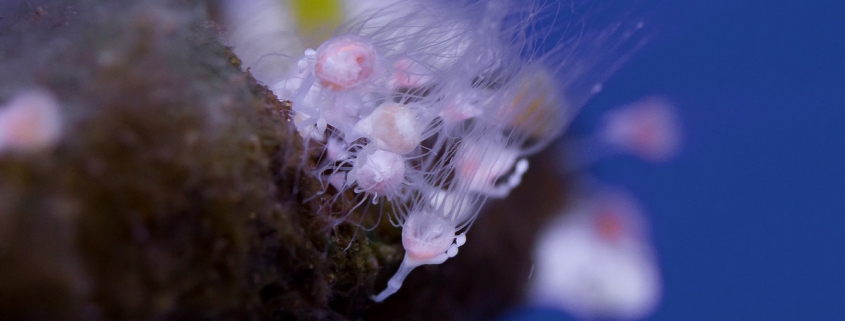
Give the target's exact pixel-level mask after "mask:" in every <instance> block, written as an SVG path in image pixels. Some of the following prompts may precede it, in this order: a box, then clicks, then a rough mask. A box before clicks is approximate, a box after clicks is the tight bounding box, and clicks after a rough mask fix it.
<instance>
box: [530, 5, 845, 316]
mask: <svg viewBox="0 0 845 321" xmlns="http://www.w3.org/2000/svg"><path fill="white" fill-rule="evenodd" d="M674 2H677V3H671V2H670V3H668V4H667V5H665V6H663V7H661V8H660V9H659V10H658V11H657V13H658V14H657V15H655V16H656V18H655V19H656V20H655V23H659V24H662V26H663V27H662V28H663V30H665V32H664V33H663V34H659V35H657V36H656V37H655V39H654V40H653V41H652V42H651V43H650V44H649V45H647V46H646V47H645V48H644V49H643V50H642V51H640V52H639V53H638V54H637V55H635V56H634V57H633V59H632V60H631V61H630V62H629V63H628V64H626V65H625V66H624V67H623V68H622V69H621V70H619V72H617V73H616V74H615V75H614V76H613V77H612V78H611V79H610V80H609V81H608V82H607V83H605V85H604V90H603V91H602V92H601V93H600V94H599V95H597V96H595V97H594V98H593V99H592V100H591V101H590V103H589V104H588V105H587V106H586V107H585V109H584V111H583V113H582V115H581V116H580V117H579V119H578V121H577V123H576V124H575V126H574V128H573V130H574V131H588V130H590V128H592V127H591V126H594V125H595V123H596V121H597V120H598V119H599V117H600V115H601V113H602V112H603V111H605V110H608V109H610V108H612V107H613V106H618V105H621V104H624V103H626V102H631V101H635V100H637V99H638V98H641V97H643V96H647V95H651V94H665V95H666V96H668V97H670V98H671V99H672V100H673V101H675V103H676V104H677V107H678V109H679V112H680V116H681V118H682V120H683V122H684V127H685V139H684V146H683V150H682V152H681V154H680V155H679V157H678V158H677V159H675V160H674V161H672V162H670V163H667V164H660V165H652V164H647V163H643V162H641V161H639V160H637V159H635V158H633V157H620V158H616V159H612V160H606V161H602V162H600V163H598V164H596V165H594V166H592V167H591V169H590V170H591V172H592V174H593V175H594V176H596V177H598V178H600V179H601V180H602V181H605V182H608V183H611V184H614V185H621V186H624V187H626V188H627V189H629V190H630V191H631V192H632V193H633V194H635V195H636V196H637V197H638V198H639V199H640V201H641V202H642V204H643V206H644V207H645V209H646V210H647V211H648V213H649V216H650V218H651V219H652V224H653V232H654V235H653V237H654V240H655V242H656V246H657V249H658V251H659V253H660V257H661V265H662V269H663V272H664V278H665V280H664V281H665V295H664V300H663V304H662V305H661V307H660V308H659V310H658V311H657V312H656V313H655V314H654V315H653V316H652V317H650V318H648V319H647V320H672V321H678V320H684V321H691V320H845V1H791V2H786V1H723V0H714V1H689V2H685V1H674ZM568 319H569V318H568V317H566V316H564V315H561V314H558V313H554V312H549V311H531V312H525V314H521V315H520V317H516V316H515V318H514V320H568Z"/></svg>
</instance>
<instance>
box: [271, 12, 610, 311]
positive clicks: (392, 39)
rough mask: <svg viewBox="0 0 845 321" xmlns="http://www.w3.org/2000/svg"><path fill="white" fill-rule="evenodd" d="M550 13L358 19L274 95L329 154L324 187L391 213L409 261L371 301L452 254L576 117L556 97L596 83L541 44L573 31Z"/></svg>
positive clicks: (568, 102) (579, 99)
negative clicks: (488, 205) (383, 205)
mask: <svg viewBox="0 0 845 321" xmlns="http://www.w3.org/2000/svg"><path fill="white" fill-rule="evenodd" d="M547 9H549V8H548V7H547V6H546V4H545V2H543V1H531V2H530V3H525V2H521V1H511V0H491V1H487V2H484V1H454V2H450V3H447V2H443V1H424V0H407V1H397V3H396V4H395V5H394V6H389V7H385V8H376V9H374V10H370V11H367V10H361V11H362V12H363V13H361V15H359V16H358V17H357V18H354V19H352V20H350V21H349V22H348V23H347V24H346V25H344V26H342V27H341V28H340V29H339V30H338V32H337V34H336V35H335V36H333V37H332V38H331V39H329V40H327V41H326V42H324V43H323V44H322V45H320V46H319V47H318V48H317V49H316V50H314V49H308V50H306V51H305V52H304V54H303V55H302V56H301V57H300V58H299V60H298V64H297V66H298V68H297V71H296V72H295V73H293V74H291V75H289V77H287V78H285V79H282V80H281V81H279V82H277V83H276V84H275V85H273V86H272V87H271V89H273V90H274V92H275V93H276V95H277V96H278V97H279V98H280V99H286V100H290V101H291V105H292V109H293V113H294V115H293V117H292V119H293V121H294V124H295V125H296V128H297V130H298V131H299V133H300V135H301V136H302V137H303V138H304V139H305V140H306V141H307V142H308V143H309V144H311V143H314V144H317V145H319V146H322V148H324V152H323V157H322V159H321V161H320V162H319V164H320V165H319V166H318V168H316V169H315V175H316V176H317V177H318V178H320V179H321V180H322V181H324V182H326V184H324V186H325V187H326V189H328V188H329V187H333V188H335V189H336V190H337V193H336V194H335V195H341V194H343V192H344V191H346V190H352V191H353V192H354V194H356V195H358V196H359V197H361V198H362V199H361V200H360V201H359V202H357V204H358V205H361V204H364V203H365V202H364V200H365V199H367V198H371V199H372V203H373V204H375V203H376V202H378V201H379V199H385V200H387V201H388V202H390V203H391V205H392V206H391V208H392V209H393V212H391V213H389V214H390V216H389V218H390V221H391V223H393V224H394V225H395V226H402V228H403V232H402V240H403V246H404V248H405V251H406V253H405V257H404V260H403V263H402V265H401V266H400V268H399V271H398V272H397V273H396V274H395V275H394V276H393V278H391V279H390V281H389V282H388V287H387V289H386V290H384V291H383V292H381V293H380V294H378V295H376V296H373V297H372V298H373V300H376V301H381V300H384V299H385V298H387V297H388V296H390V295H391V294H392V293H394V292H396V291H397V290H398V289H399V287H400V286H401V284H402V282H403V280H404V279H405V277H406V276H407V275H408V273H410V271H411V270H412V269H413V268H415V267H417V266H420V265H423V264H440V263H443V262H444V261H446V260H447V259H448V258H450V257H454V256H455V255H456V254H457V252H458V248H459V247H460V246H462V245H463V244H464V243H465V242H466V236H465V235H466V232H467V230H468V229H469V227H470V226H471V225H472V222H473V221H474V220H475V218H476V216H477V214H478V213H479V211H480V209H481V206H482V205H483V204H484V202H485V201H486V199H487V198H491V197H492V198H503V197H506V196H507V195H508V194H509V193H510V192H511V190H513V189H514V188H515V187H517V186H518V185H519V184H520V183H521V181H522V176H523V174H524V173H525V172H526V171H527V170H528V167H529V166H528V160H527V159H526V157H527V156H528V155H530V154H532V153H535V152H537V151H539V150H540V149H541V148H543V147H545V146H546V145H548V143H549V142H551V141H552V140H553V139H554V138H556V137H557V136H558V135H559V133H560V132H561V131H562V130H563V128H564V127H565V125H566V124H567V123H568V121H569V119H570V118H571V116H572V114H573V113H574V110H572V109H571V108H569V107H567V106H573V105H579V104H581V103H583V101H585V100H586V99H585V97H586V95H587V94H586V93H585V94H583V95H581V96H578V95H573V96H572V97H574V98H570V97H567V99H564V97H563V94H564V91H563V90H561V88H563V87H565V86H572V84H573V83H578V82H579V81H581V82H584V81H587V80H594V79H592V78H590V79H587V80H585V79H580V78H584V75H583V74H582V73H581V72H574V73H572V74H571V75H568V76H563V77H561V75H563V73H562V72H561V70H562V69H567V68H568V69H572V70H576V69H577V68H589V67H591V65H589V64H585V65H579V66H577V68H576V67H575V66H570V65H569V64H571V62H570V60H567V59H563V57H569V58H571V57H576V58H577V57H578V55H583V56H584V57H590V59H593V58H592V57H594V56H595V55H594V54H593V53H591V52H578V51H576V50H571V49H570V50H568V51H567V50H565V49H564V48H565V46H566V45H567V44H568V43H561V44H559V45H554V46H548V44H547V43H546V41H547V37H548V35H549V34H552V33H554V32H559V33H562V34H564V35H566V34H567V33H570V32H572V31H571V30H570V28H568V26H560V25H556V24H554V23H552V24H549V23H548V21H554V18H555V17H556V14H557V12H556V11H554V10H552V11H550V12H546V10H547ZM544 13H546V14H547V16H545V17H544V16H543V14H544ZM544 19H547V20H545V21H546V23H545V25H547V26H546V27H541V25H540V24H538V23H537V21H544ZM549 19H551V20H549ZM535 20H537V21H535ZM544 28H545V29H544ZM569 36H571V37H573V39H574V37H575V36H579V37H580V36H583V34H578V35H574V34H573V35H569ZM597 39H598V38H597ZM579 40H580V39H579ZM588 48H591V47H588ZM550 57H551V58H550ZM594 60H595V59H594ZM600 63H601V61H598V60H597V61H595V62H594V64H596V65H599V64H600ZM566 94H567V96H568V95H569V93H566Z"/></svg>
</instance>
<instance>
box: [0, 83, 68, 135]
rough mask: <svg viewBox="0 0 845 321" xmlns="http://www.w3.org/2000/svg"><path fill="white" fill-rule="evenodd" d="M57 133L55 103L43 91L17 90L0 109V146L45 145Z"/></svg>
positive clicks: (49, 95)
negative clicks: (19, 92)
mask: <svg viewBox="0 0 845 321" xmlns="http://www.w3.org/2000/svg"><path fill="white" fill-rule="evenodd" d="M60 135H61V115H60V114H59V103H58V102H57V101H56V99H55V98H54V97H53V95H52V94H50V93H48V92H46V91H43V90H33V91H28V92H24V93H21V94H18V95H17V96H16V97H15V98H13V99H12V100H11V101H10V102H8V103H7V104H6V106H5V107H4V108H3V109H2V110H0V150H5V149H18V150H37V149H43V148H48V147H50V146H52V145H53V144H55V143H56V141H57V140H58V139H59V137H60Z"/></svg>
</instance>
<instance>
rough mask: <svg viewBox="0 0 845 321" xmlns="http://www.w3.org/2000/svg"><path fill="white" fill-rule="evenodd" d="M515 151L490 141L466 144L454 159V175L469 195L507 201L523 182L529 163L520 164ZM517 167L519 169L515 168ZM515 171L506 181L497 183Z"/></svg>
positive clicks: (523, 161) (462, 145) (522, 161)
mask: <svg viewBox="0 0 845 321" xmlns="http://www.w3.org/2000/svg"><path fill="white" fill-rule="evenodd" d="M517 157H519V154H518V152H517V151H516V150H513V149H510V148H507V147H505V146H502V144H501V143H496V142H491V141H472V140H464V141H463V143H462V144H461V145H460V148H459V150H458V153H457V155H456V156H455V160H454V162H455V173H456V178H457V179H458V181H459V182H460V183H461V184H463V185H464V186H466V188H467V189H468V190H470V191H473V192H477V193H481V194H484V195H487V196H490V197H498V198H501V197H506V196H507V195H508V194H509V193H510V191H511V190H512V189H513V188H514V187H516V186H517V185H519V183H520V182H521V181H522V175H523V174H524V173H525V172H526V171H527V170H528V161H527V160H525V159H521V160H519V162H517ZM514 165H517V166H516V168H514ZM511 169H514V172H513V174H511V175H510V176H509V177H508V179H507V181H506V182H504V183H502V184H500V185H496V181H497V180H498V179H499V178H500V177H502V175H505V174H506V173H508V172H509V171H510V170H511Z"/></svg>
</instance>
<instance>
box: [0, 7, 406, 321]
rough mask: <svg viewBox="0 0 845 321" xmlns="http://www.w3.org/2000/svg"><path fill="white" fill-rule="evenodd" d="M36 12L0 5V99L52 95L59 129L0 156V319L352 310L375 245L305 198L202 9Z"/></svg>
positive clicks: (362, 296) (261, 94)
mask: <svg viewBox="0 0 845 321" xmlns="http://www.w3.org/2000/svg"><path fill="white" fill-rule="evenodd" d="M36 3H37V2H34V1H27V2H23V1H20V2H12V3H4V4H2V9H3V10H2V19H0V48H1V49H0V102H6V101H8V100H9V99H11V98H12V97H14V96H15V95H16V94H17V93H19V92H21V91H24V90H27V89H28V88H41V90H45V91H48V92H51V93H52V94H53V95H54V96H55V97H56V100H57V102H58V104H59V106H60V115H61V120H62V131H61V135H60V138H59V139H58V141H56V142H55V145H54V146H52V147H51V148H47V149H43V150H37V151H3V152H2V154H0V200H2V202H0V319H3V320H19V319H20V320H27V319H29V320H45V319H56V320H58V319H61V320H72V319H84V320H111V319H123V320H133V319H137V320H152V319H156V320H160V319H174V320H175V319H181V320H188V319H191V320H202V319H209V320H211V319H214V320H218V319H237V320H247V319H344V318H346V317H350V316H351V317H354V316H355V315H357V314H360V313H361V311H362V310H363V308H364V307H365V306H366V304H363V303H362V302H366V295H367V294H368V292H367V291H371V289H370V288H371V287H372V284H371V283H372V282H373V280H374V277H375V273H376V272H377V271H378V267H379V266H380V264H381V263H382V261H383V260H384V257H385V256H384V255H382V254H380V253H382V252H383V251H378V252H377V251H374V250H373V249H374V248H381V247H380V246H379V245H374V244H372V243H370V242H369V241H368V240H367V238H365V234H364V233H357V232H356V230H355V229H354V228H351V227H348V226H345V225H339V226H337V227H335V226H334V225H333V224H330V221H329V220H326V219H324V218H323V217H322V216H321V215H320V213H321V210H320V209H319V208H318V207H317V206H316V205H313V202H312V203H307V202H303V201H302V199H303V198H304V197H308V196H310V195H313V194H315V193H316V192H317V189H318V188H319V186H318V185H317V183H316V182H314V181H313V180H312V179H311V177H310V176H309V175H308V173H306V172H303V169H304V168H308V166H306V165H309V164H308V163H307V162H311V161H312V160H311V159H310V158H308V157H302V156H303V148H302V145H301V139H299V138H298V137H297V136H296V134H295V131H292V129H291V126H289V123H288V119H287V117H286V116H285V111H286V110H288V108H289V106H286V105H285V104H284V103H283V102H280V101H279V100H277V99H276V98H275V97H274V96H273V95H272V93H270V92H268V91H267V90H266V89H265V88H264V87H263V86H261V85H259V84H257V83H256V82H255V81H254V80H253V79H252V78H251V77H250V76H249V75H248V74H246V73H243V72H241V70H240V69H239V68H238V66H237V62H238V60H237V58H236V57H234V56H233V55H232V54H230V53H229V51H228V50H227V48H225V47H224V46H222V45H221V44H219V43H218V42H217V40H216V37H217V34H218V30H217V29H216V26H215V25H214V24H213V23H211V22H210V21H209V20H208V18H207V16H206V14H207V13H206V6H205V3H204V2H202V1H139V2H137V3H133V2H113V1H101V2H97V1H44V2H42V3H40V4H36ZM303 162H305V163H303ZM333 227H335V228H334V229H333ZM350 242H352V243H353V246H351V247H350V249H349V250H346V251H343V249H344V248H345V247H346V246H347V244H349V243H350ZM388 248H389V249H393V247H388ZM391 253H392V252H391V251H390V250H388V251H387V254H388V255H391ZM337 302H343V304H335V303H337ZM350 302H355V304H352V303H350ZM333 304H335V305H333Z"/></svg>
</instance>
